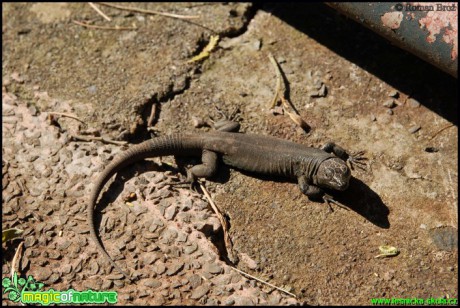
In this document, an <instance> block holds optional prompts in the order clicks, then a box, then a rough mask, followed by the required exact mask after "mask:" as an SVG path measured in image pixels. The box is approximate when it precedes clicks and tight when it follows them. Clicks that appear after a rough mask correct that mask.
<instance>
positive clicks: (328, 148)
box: [321, 142, 367, 170]
mask: <svg viewBox="0 0 460 308" xmlns="http://www.w3.org/2000/svg"><path fill="white" fill-rule="evenodd" d="M321 150H323V151H325V152H327V153H333V154H334V155H335V156H337V157H338V158H340V159H342V160H343V161H345V162H348V163H349V164H350V168H351V169H352V170H354V166H356V167H358V168H360V169H363V170H364V169H365V167H366V163H364V162H363V160H366V159H367V158H366V157H364V156H363V155H364V151H359V152H356V153H352V154H349V153H348V152H347V151H345V149H343V148H342V147H340V146H338V145H337V144H335V143H334V142H328V143H326V144H325V145H323V146H322V147H321Z"/></svg>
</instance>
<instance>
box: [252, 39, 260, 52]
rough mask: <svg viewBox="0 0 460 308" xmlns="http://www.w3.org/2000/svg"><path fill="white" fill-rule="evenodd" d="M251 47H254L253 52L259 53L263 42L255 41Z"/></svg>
mask: <svg viewBox="0 0 460 308" xmlns="http://www.w3.org/2000/svg"><path fill="white" fill-rule="evenodd" d="M251 45H252V46H251V47H252V49H253V50H255V51H259V50H260V47H261V46H262V41H261V40H255V41H254V42H252V44H251Z"/></svg>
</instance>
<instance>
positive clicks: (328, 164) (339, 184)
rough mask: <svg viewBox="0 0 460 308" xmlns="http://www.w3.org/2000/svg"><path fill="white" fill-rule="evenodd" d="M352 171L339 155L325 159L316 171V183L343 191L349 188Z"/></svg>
mask: <svg viewBox="0 0 460 308" xmlns="http://www.w3.org/2000/svg"><path fill="white" fill-rule="evenodd" d="M350 177H351V172H350V169H349V168H348V166H347V164H346V163H345V162H344V161H343V160H341V159H340V158H338V157H333V158H330V159H327V160H325V161H323V162H322V163H321V164H320V165H319V167H318V171H317V172H316V183H317V185H319V186H321V187H327V188H332V189H335V190H340V191H343V190H345V189H347V188H348V184H349V182H350Z"/></svg>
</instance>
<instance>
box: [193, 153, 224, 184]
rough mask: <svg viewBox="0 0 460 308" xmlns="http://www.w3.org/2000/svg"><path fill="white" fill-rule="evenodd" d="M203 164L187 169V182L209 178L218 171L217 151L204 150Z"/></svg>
mask: <svg viewBox="0 0 460 308" xmlns="http://www.w3.org/2000/svg"><path fill="white" fill-rule="evenodd" d="M201 162H202V163H201V164H200V165H196V166H193V167H192V168H190V169H188V170H187V182H189V183H191V184H193V183H194V182H196V180H197V178H209V177H211V176H213V175H214V174H215V173H216V171H217V153H215V152H212V151H209V150H203V154H202V156H201Z"/></svg>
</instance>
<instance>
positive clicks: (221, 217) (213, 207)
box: [200, 183, 235, 262]
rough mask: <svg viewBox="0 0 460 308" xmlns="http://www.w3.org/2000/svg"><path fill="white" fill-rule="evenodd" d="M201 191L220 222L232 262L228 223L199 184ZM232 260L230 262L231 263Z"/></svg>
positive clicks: (231, 244)
mask: <svg viewBox="0 0 460 308" xmlns="http://www.w3.org/2000/svg"><path fill="white" fill-rule="evenodd" d="M200 187H201V190H203V193H204V195H205V196H206V198H207V199H208V201H209V204H211V207H212V209H213V210H214V212H215V213H216V214H217V217H218V218H219V220H220V224H221V225H222V230H223V232H224V242H225V248H226V249H227V253H228V254H229V257H230V258H231V259H233V260H235V255H234V253H233V243H232V240H231V239H230V236H229V235H228V222H227V220H226V219H225V218H224V216H223V215H222V213H221V212H220V210H219V208H218V207H217V206H216V204H215V203H214V201H213V200H212V198H211V196H210V195H209V193H208V191H207V190H206V188H205V187H204V186H203V184H201V183H200ZM233 260H230V261H232V262H233Z"/></svg>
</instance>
